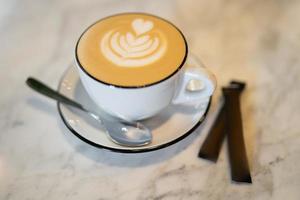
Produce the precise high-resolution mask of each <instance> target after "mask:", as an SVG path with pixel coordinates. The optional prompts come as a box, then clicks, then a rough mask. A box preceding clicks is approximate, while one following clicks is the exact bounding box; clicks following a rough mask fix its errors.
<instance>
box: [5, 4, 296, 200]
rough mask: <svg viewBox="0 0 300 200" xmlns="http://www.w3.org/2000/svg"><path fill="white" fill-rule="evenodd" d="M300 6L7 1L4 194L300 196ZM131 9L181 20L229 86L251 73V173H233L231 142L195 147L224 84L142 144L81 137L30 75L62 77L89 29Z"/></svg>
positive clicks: (245, 106)
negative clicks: (169, 131) (183, 133)
mask: <svg viewBox="0 0 300 200" xmlns="http://www.w3.org/2000/svg"><path fill="white" fill-rule="evenodd" d="M299 10H300V2H299V1H296V0H290V1H275V0H267V1H259V0H245V1H234V0H228V1H224V0H216V1H204V0H202V1H196V0H193V1H192V0H176V1H171V0H167V1H159V0H155V1H153V0H147V1H144V0H143V1H133V0H123V1H109V0H106V1H104V0H102V1H96V0H93V1H82V0H72V1H58V0H56V1H30V0H23V1H21V0H11V1H0V38H1V48H0V88H1V95H0V111H1V112H0V130H1V131H0V199H9V200H13V199H140V200H143V199H145V200H146V199H147V200H149V199H230V200H235V199H263V200H265V199H278V200H281V199H289V200H293V199H295V200H296V199H299V198H300V190H299V188H300V170H299V169H300V146H299V144H300V124H299V119H300V112H299V107H300V90H299V86H300V76H299V74H300V60H299V52H300V26H299V20H298V19H300V12H299ZM125 11H142V12H150V13H153V14H157V15H159V16H162V17H165V18H167V19H169V20H171V21H173V22H174V23H175V24H177V25H178V26H179V27H180V28H181V29H182V30H183V32H184V34H185V35H186V36H187V39H188V41H189V44H190V45H189V48H190V49H191V51H193V52H194V53H195V54H196V55H198V56H199V57H200V58H201V59H202V61H203V62H204V63H205V64H206V65H207V67H209V68H210V69H211V70H212V71H213V72H214V73H215V74H216V77H217V79H218V85H219V86H222V85H224V84H226V83H227V82H228V81H229V80H230V79H231V78H237V79H242V80H246V81H247V83H248V87H247V90H246V91H245V94H244V95H243V97H242V100H243V103H242V112H243V118H244V121H243V122H244V130H245V131H244V132H245V138H246V146H247V153H248V155H249V160H250V165H251V170H252V176H253V184H252V185H237V184H232V183H231V182H230V176H229V171H228V167H229V166H228V159H227V153H226V148H225V147H226V146H225V145H224V146H223V150H222V152H221V156H220V159H219V161H218V163H217V164H211V163H209V162H206V161H204V160H200V159H198V158H197V157H196V155H197V153H198V149H199V146H200V145H201V143H202V142H203V140H204V138H205V135H206V133H207V130H208V128H209V125H210V124H211V121H212V119H213V116H214V115H215V110H216V107H217V104H218V96H219V92H217V94H216V95H215V99H214V104H213V107H212V109H211V112H210V114H209V116H208V118H207V120H206V123H205V124H204V126H202V127H200V128H199V129H197V130H196V131H195V132H194V133H193V134H192V135H190V136H189V137H188V138H186V139H185V140H183V141H181V142H179V143H177V144H175V145H174V146H171V147H169V148H166V149H162V150H159V151H156V152H149V153H144V154H136V155H135V154H119V153H113V152H109V151H106V150H100V149H96V148H94V147H91V146H89V145H87V144H85V143H83V142H82V141H80V140H78V139H77V138H76V137H75V136H73V135H72V134H70V132H69V131H68V130H67V128H66V127H65V126H64V124H63V123H62V122H61V120H60V118H59V116H58V113H57V110H56V105H55V104H54V103H53V102H52V101H50V100H48V99H46V98H44V97H41V96H39V95H37V94H35V93H34V92H32V91H31V90H29V89H28V88H27V87H26V86H25V84H24V81H25V80H26V78H27V77H28V76H29V75H31V76H35V77H39V78H40V79H41V80H44V81H45V82H47V83H48V84H50V85H51V86H52V87H57V84H58V81H59V79H60V77H61V75H62V73H63V72H64V70H66V68H67V67H68V65H69V64H70V62H71V61H72V59H73V53H74V45H75V42H76V40H77V38H78V37H79V35H80V33H81V32H82V30H83V29H84V28H85V27H86V26H88V25H89V24H91V23H92V22H94V21H95V20H97V19H99V18H101V17H104V16H107V15H110V14H113V13H119V12H125Z"/></svg>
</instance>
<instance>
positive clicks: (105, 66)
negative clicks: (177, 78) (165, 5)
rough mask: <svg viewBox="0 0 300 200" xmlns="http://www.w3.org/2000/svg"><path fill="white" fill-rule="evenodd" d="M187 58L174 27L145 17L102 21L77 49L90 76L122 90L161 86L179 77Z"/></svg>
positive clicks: (125, 16)
mask: <svg viewBox="0 0 300 200" xmlns="http://www.w3.org/2000/svg"><path fill="white" fill-rule="evenodd" d="M186 56H187V45H186V41H185V38H184V36H183V35H182V33H181V32H180V31H179V30H178V29H177V28H176V27H175V26H174V25H173V24H171V23H170V22H168V21H166V20H164V19H162V18H159V17H155V16H153V15H148V14H142V13H127V14H119V15H114V16H110V17H107V18H104V19H102V20H99V21H98V22H96V23H95V24H93V25H92V26H90V27H89V28H88V29H87V30H86V31H85V32H84V33H83V34H82V36H81V37H80V39H79V41H78V43H77V46H76V59H77V62H78V65H79V66H80V67H81V68H82V69H83V70H84V71H85V72H86V73H87V74H88V75H89V76H91V77H93V78H94V79H96V80H98V81H100V82H102V83H106V84H109V85H114V86H119V87H142V86H147V85H152V84H155V83H157V82H160V81H162V80H164V79H166V78H168V77H170V76H171V75H173V74H174V73H176V72H177V71H178V69H180V67H181V66H182V65H183V63H184V62H185V58H186Z"/></svg>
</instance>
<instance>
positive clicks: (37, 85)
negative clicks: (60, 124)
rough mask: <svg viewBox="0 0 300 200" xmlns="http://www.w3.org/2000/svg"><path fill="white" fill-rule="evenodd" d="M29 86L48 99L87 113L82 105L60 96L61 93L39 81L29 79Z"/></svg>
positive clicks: (27, 81)
mask: <svg viewBox="0 0 300 200" xmlns="http://www.w3.org/2000/svg"><path fill="white" fill-rule="evenodd" d="M26 83H27V85H28V86H29V87H30V88H32V89H33V90H35V91H37V92H38V93H40V94H43V95H45V96H47V97H50V98H52V99H54V100H57V101H58V102H61V103H64V104H68V105H70V106H73V107H76V108H78V109H80V110H83V111H87V110H86V109H85V108H84V107H83V106H82V105H81V104H79V103H77V102H75V101H73V100H71V99H69V98H68V97H66V96H64V95H62V94H60V93H59V92H57V91H55V90H53V89H51V88H49V87H48V86H47V85H45V84H44V83H42V82H40V81H39V80H37V79H35V78H32V77H29V78H28V79H27V80H26Z"/></svg>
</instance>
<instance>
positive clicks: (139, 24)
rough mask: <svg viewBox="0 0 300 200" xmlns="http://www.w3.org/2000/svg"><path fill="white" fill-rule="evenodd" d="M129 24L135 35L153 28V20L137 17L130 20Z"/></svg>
mask: <svg viewBox="0 0 300 200" xmlns="http://www.w3.org/2000/svg"><path fill="white" fill-rule="evenodd" d="M131 26H132V28H133V30H134V31H135V33H136V34H137V35H141V34H143V33H146V32H148V31H150V30H151V29H152V28H153V22H151V21H146V20H143V19H141V18H138V19H135V20H133V21H132V23H131Z"/></svg>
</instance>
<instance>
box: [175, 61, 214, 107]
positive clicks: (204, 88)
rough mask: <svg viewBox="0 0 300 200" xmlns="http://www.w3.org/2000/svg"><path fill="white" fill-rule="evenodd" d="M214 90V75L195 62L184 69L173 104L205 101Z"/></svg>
mask: <svg viewBox="0 0 300 200" xmlns="http://www.w3.org/2000/svg"><path fill="white" fill-rule="evenodd" d="M215 88H216V79H215V77H214V75H213V74H212V73H211V72H209V71H208V70H207V69H205V68H204V67H203V65H202V64H201V63H200V62H199V61H197V64H193V65H192V67H189V68H187V69H185V71H184V72H183V74H182V77H181V78H180V80H179V84H178V85H177V92H176V93H175V96H174V98H173V100H172V103H173V104H182V103H189V102H194V101H201V100H206V99H207V97H210V96H211V95H212V94H213V92H214V90H215Z"/></svg>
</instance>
